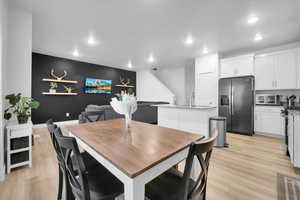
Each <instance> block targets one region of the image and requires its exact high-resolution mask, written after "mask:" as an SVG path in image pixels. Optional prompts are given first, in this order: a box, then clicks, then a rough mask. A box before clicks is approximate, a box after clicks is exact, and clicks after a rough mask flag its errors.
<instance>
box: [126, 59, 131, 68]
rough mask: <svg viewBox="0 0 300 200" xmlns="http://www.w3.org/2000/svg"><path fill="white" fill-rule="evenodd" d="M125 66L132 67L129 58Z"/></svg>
mask: <svg viewBox="0 0 300 200" xmlns="http://www.w3.org/2000/svg"><path fill="white" fill-rule="evenodd" d="M127 67H128V68H132V63H131V60H129V61H128V64H127Z"/></svg>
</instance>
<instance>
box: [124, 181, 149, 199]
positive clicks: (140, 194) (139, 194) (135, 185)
mask: <svg viewBox="0 0 300 200" xmlns="http://www.w3.org/2000/svg"><path fill="white" fill-rule="evenodd" d="M124 189H125V191H124V193H125V198H124V200H143V199H145V184H143V183H140V182H138V181H137V180H135V179H133V180H131V181H128V182H127V183H125V185H124Z"/></svg>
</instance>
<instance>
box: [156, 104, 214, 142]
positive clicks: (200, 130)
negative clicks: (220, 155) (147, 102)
mask: <svg viewBox="0 0 300 200" xmlns="http://www.w3.org/2000/svg"><path fill="white" fill-rule="evenodd" d="M154 106H157V107H158V112H157V113H158V125H159V126H162V127H167V128H173V129H177V130H182V131H187V132H191V133H196V134H201V135H204V136H208V135H209V130H208V129H209V124H208V120H209V118H210V117H214V116H217V115H218V112H217V107H213V106H188V105H170V104H164V105H154Z"/></svg>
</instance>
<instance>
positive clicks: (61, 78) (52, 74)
mask: <svg viewBox="0 0 300 200" xmlns="http://www.w3.org/2000/svg"><path fill="white" fill-rule="evenodd" d="M67 74H68V73H67V72H66V71H65V70H64V75H62V76H61V77H59V76H56V75H55V74H54V69H52V70H51V76H53V77H54V78H56V79H57V80H58V81H61V80H63V78H65V77H66V76H67Z"/></svg>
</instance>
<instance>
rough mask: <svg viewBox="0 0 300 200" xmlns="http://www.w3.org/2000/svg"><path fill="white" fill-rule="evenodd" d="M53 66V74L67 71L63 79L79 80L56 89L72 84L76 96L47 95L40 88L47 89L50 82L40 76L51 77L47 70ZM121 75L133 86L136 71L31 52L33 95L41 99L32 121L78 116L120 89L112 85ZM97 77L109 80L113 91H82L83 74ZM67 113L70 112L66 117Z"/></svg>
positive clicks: (117, 81) (38, 121)
mask: <svg viewBox="0 0 300 200" xmlns="http://www.w3.org/2000/svg"><path fill="white" fill-rule="evenodd" d="M51 69H54V71H55V73H56V74H63V72H64V70H66V71H67V73H68V76H67V77H66V78H65V79H69V80H77V81H78V84H62V83H58V88H57V92H60V91H61V92H64V91H65V90H64V88H63V85H67V86H72V87H74V88H75V92H77V93H78V95H77V96H54V95H53V96H50V95H49V96H48V95H43V94H42V92H48V91H49V87H50V86H49V85H50V83H49V82H43V81H42V79H43V78H51V76H50V72H51ZM120 76H122V77H124V78H126V79H127V78H129V79H130V80H131V85H134V86H136V72H132V71H127V70H122V69H117V68H112V67H107V66H102V65H96V64H90V63H85V62H79V61H75V60H70V59H65V58H59V57H54V56H48V55H43V54H38V53H33V54H32V97H33V98H34V99H36V100H38V101H39V102H40V103H41V106H40V108H39V109H38V110H35V111H33V113H32V121H33V123H34V124H39V123H44V122H45V121H46V120H48V119H49V118H52V119H53V120H54V121H66V120H75V119H78V115H79V114H80V113H81V112H82V111H83V110H84V108H85V107H86V106H87V105H89V104H96V105H107V104H109V102H110V100H111V98H112V97H114V94H116V93H118V92H120V91H121V88H119V87H116V86H115V85H117V84H120V81H119V79H120ZM88 77H89V78H99V79H106V80H112V86H113V87H112V94H85V93H84V84H85V78H88ZM66 113H70V116H69V117H67V116H66Z"/></svg>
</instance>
